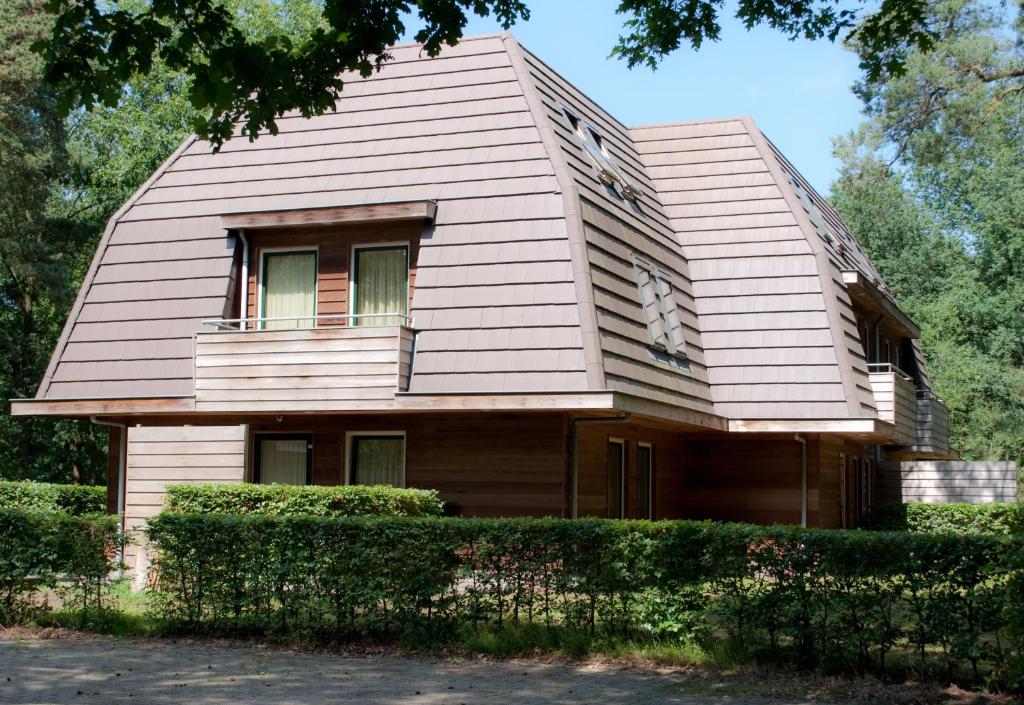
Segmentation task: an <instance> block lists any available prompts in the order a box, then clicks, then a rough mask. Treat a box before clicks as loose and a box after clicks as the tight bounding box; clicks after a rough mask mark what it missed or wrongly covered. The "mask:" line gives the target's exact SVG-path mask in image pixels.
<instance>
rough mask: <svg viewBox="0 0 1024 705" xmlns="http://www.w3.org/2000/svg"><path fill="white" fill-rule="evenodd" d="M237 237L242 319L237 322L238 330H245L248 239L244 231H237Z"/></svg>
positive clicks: (246, 325)
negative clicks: (240, 276) (240, 252)
mask: <svg viewBox="0 0 1024 705" xmlns="http://www.w3.org/2000/svg"><path fill="white" fill-rule="evenodd" d="M238 239H239V240H241V241H242V296H241V306H240V310H239V313H240V314H241V315H239V318H241V319H242V320H241V321H240V322H239V324H238V328H239V330H245V329H246V328H248V321H247V320H246V319H248V318H249V241H248V240H247V239H246V238H245V231H244V230H239V231H238Z"/></svg>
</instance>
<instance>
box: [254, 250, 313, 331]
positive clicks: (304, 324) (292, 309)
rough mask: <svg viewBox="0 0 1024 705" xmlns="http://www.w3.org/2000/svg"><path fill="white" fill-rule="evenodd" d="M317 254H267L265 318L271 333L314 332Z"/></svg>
mask: <svg viewBox="0 0 1024 705" xmlns="http://www.w3.org/2000/svg"><path fill="white" fill-rule="evenodd" d="M314 315H316V253H314V252H288V253H268V254H267V255H266V258H265V259H264V260H263V317H264V318H281V317H287V316H295V317H296V318H295V319H294V320H290V321H289V320H284V321H264V325H263V327H264V328H266V329H268V330H279V329H282V328H312V327H314V324H315V323H316V321H314V320H313V319H312V318H310V317H311V316H314Z"/></svg>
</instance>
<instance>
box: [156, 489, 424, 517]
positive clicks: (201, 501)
mask: <svg viewBox="0 0 1024 705" xmlns="http://www.w3.org/2000/svg"><path fill="white" fill-rule="evenodd" d="M164 507H165V509H166V510H167V511H169V512H182V513H193V514H262V515H312V516H408V517H420V516H440V515H441V512H442V511H443V509H444V502H443V501H441V498H440V497H439V496H438V494H437V492H436V491H434V490H414V489H402V488H398V487H388V486H384V485H343V486H339V487H323V486H312V485H307V486H302V487H297V486H294V485H255V484H250V483H245V484H234V485H228V484H222V485H212V484H211V485H170V486H169V487H167V495H166V497H165V499H164Z"/></svg>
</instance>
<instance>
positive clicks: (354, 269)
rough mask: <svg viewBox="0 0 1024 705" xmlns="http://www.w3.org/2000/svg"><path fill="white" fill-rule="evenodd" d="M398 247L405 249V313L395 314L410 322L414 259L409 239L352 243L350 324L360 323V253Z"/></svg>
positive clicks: (349, 301)
mask: <svg viewBox="0 0 1024 705" xmlns="http://www.w3.org/2000/svg"><path fill="white" fill-rule="evenodd" d="M398 249H404V250H405V313H404V314H395V315H404V316H405V319H406V320H405V322H406V323H408V321H409V311H410V310H412V301H411V300H410V299H411V297H410V296H409V292H410V288H409V279H410V275H411V274H412V272H411V271H410V263H411V261H412V246H411V244H410V243H409V241H408V240H394V241H389V242H367V243H359V244H355V245H352V249H351V251H350V253H349V261H350V263H351V266H350V267H349V268H348V269H349V280H348V314H349V316H351V317H352V318H350V319H349V324H350V325H353V326H358V325H360V323H359V319H358V318H356V316H358V313H356V309H357V308H358V307H359V253H360V252H363V251H374V250H398ZM364 327H367V326H364ZM369 327H373V324H370V325H369ZM378 327H379V326H378Z"/></svg>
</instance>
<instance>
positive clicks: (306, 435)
mask: <svg viewBox="0 0 1024 705" xmlns="http://www.w3.org/2000/svg"><path fill="white" fill-rule="evenodd" d="M252 439H253V444H252V445H253V447H252V473H251V484H254V485H262V484H264V483H263V482H262V481H261V479H260V473H261V468H260V462H261V461H262V459H263V458H262V455H263V449H262V447H261V445H260V443H261V441H265V440H270V441H299V440H304V441H306V484H305V485H301V486H302V487H308V486H310V485H312V484H313V433H312V432H309V431H305V432H295V431H280V432H279V431H256V432H254V433H253V434H252Z"/></svg>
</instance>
